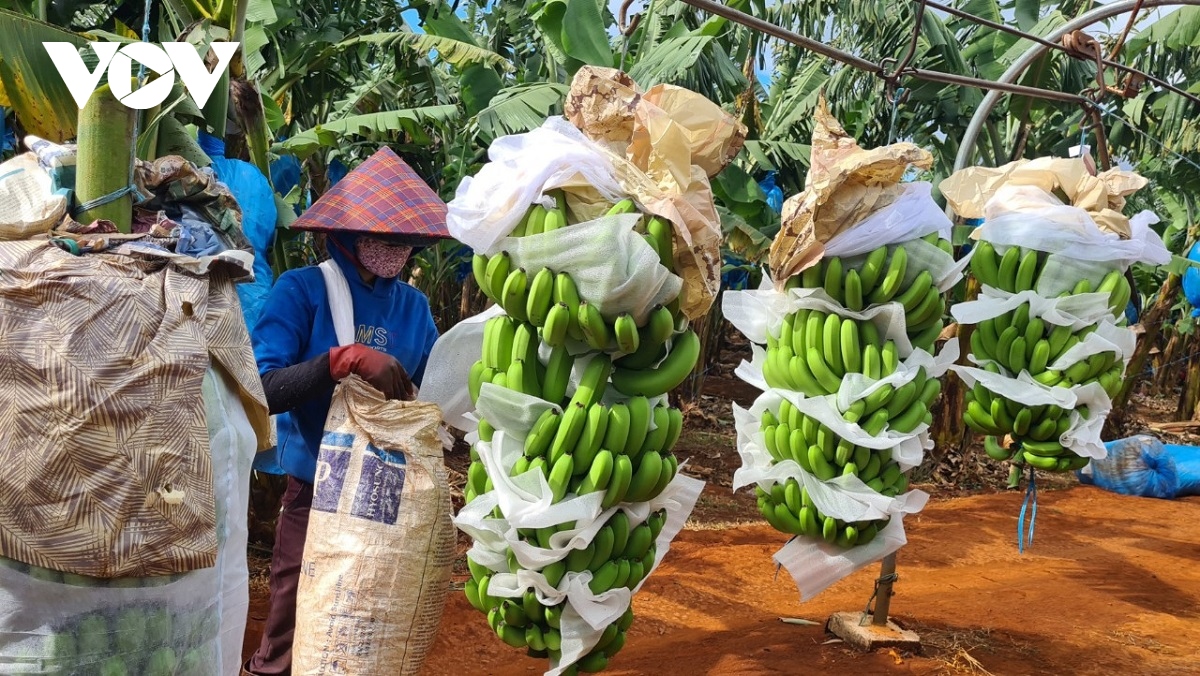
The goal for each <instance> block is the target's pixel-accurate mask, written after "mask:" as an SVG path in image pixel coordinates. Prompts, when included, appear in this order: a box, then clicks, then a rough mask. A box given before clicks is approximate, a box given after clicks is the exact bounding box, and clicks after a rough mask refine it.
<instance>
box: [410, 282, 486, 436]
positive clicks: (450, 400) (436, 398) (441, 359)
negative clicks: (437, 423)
mask: <svg viewBox="0 0 1200 676" xmlns="http://www.w3.org/2000/svg"><path fill="white" fill-rule="evenodd" d="M502 314H504V310H503V309H501V308H500V306H498V305H493V306H491V307H489V308H488V309H486V310H484V311H483V312H480V313H479V314H477V315H475V316H473V317H467V318H466V319H464V320H462V321H461V322H459V323H457V324H455V325H454V326H453V327H451V328H450V330H449V331H447V332H445V333H443V334H442V335H441V336H439V337H438V339H437V342H435V343H434V344H433V349H432V350H431V351H430V352H429V361H428V362H426V366H425V378H424V379H423V380H422V382H421V400H422V401H428V402H431V403H434V404H437V405H438V408H440V409H442V419H443V420H445V422H446V424H447V425H449V426H451V427H454V428H457V429H460V430H463V431H464V432H473V431H474V430H475V428H476V426H477V425H478V420H479V419H478V418H477V417H476V416H475V415H474V413H473V412H474V409H475V407H474V406H472V405H471V395H470V392H469V391H468V389H467V379H468V377H469V376H470V373H471V366H472V365H473V364H474V363H475V362H476V361H479V356H480V355H481V354H483V325H484V324H485V323H487V320H489V319H491V318H492V317H496V316H499V315H502Z"/></svg>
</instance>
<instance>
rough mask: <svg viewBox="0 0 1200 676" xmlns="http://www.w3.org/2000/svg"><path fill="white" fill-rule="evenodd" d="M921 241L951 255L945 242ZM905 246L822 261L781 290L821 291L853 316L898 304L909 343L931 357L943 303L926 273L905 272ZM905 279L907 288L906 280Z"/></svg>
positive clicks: (940, 326) (940, 325)
mask: <svg viewBox="0 0 1200 676" xmlns="http://www.w3.org/2000/svg"><path fill="white" fill-rule="evenodd" d="M921 239H922V240H923V241H925V242H927V243H929V244H934V245H936V246H937V247H938V248H940V249H941V250H942V251H944V252H946V253H947V254H949V255H951V256H953V255H954V248H953V246H951V244H950V241H949V240H947V239H941V238H939V237H938V234H937V233H931V234H929V235H926V236H924V237H922V238H921ZM905 246H906V245H905V244H904V243H901V244H898V245H893V246H892V247H890V248H889V247H888V246H881V247H878V248H876V249H874V250H873V251H871V252H870V253H869V254H867V255H866V256H865V257H856V259H847V260H843V259H841V258H837V257H829V258H824V259H822V260H820V261H818V262H817V264H816V265H814V266H812V267H810V268H808V269H806V270H804V271H803V272H801V273H800V274H799V275H796V276H795V277H792V278H791V279H789V280H788V281H787V283H786V284H785V288H787V289H794V288H810V289H815V288H821V289H824V290H825V293H826V294H827V295H829V297H830V298H832V299H833V300H835V301H837V302H838V303H840V304H841V305H842V306H843V307H845V308H846V309H848V310H852V311H855V312H857V311H860V310H864V309H866V308H869V307H872V306H874V305H881V304H884V303H900V304H901V305H903V306H904V312H905V321H906V324H907V332H908V338H909V341H910V342H911V343H912V344H913V346H915V347H917V348H920V349H922V350H925V351H926V352H930V353H932V352H933V350H934V345H935V343H936V341H937V338H938V336H940V335H941V333H942V329H943V328H945V320H944V317H945V314H946V299H945V297H944V296H943V295H942V292H941V291H939V290H938V288H937V287H936V286H934V279H933V276H932V275H931V274H930V272H929V271H928V270H920V271H917V272H916V274H915V275H914V274H913V271H910V269H909V257H908V251H907V250H906V249H905ZM910 277H911V278H912V279H911V281H909V283H908V284H907V286H906V285H905V280H906V279H909V278H910ZM793 352H794V351H793Z"/></svg>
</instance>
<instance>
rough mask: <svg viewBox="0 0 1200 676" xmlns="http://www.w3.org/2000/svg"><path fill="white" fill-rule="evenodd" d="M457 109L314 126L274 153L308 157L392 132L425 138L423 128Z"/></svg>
mask: <svg viewBox="0 0 1200 676" xmlns="http://www.w3.org/2000/svg"><path fill="white" fill-rule="evenodd" d="M458 114H459V111H458V108H457V106H451V105H443V106H425V107H423V108H407V109H404V110H387V111H383V112H379V113H368V114H365V115H352V116H350V117H346V118H343V119H340V120H333V121H331V122H326V123H325V124H321V125H317V126H316V127H313V128H312V129H307V130H305V131H302V132H300V133H299V134H296V135H295V136H293V137H291V138H289V139H288V140H286V141H284V142H282V143H277V144H275V146H274V148H273V150H274V151H275V152H277V153H288V154H291V155H295V156H297V157H301V158H303V157H307V156H308V155H310V154H312V153H313V152H315V151H316V150H317V149H318V148H320V147H322V146H331V145H334V144H336V143H337V142H338V139H340V138H341V137H343V136H350V135H363V136H366V135H371V134H381V133H386V132H391V131H404V132H407V133H409V134H412V135H414V136H424V135H425V134H426V133H427V132H426V131H425V129H423V127H424V126H425V125H428V124H429V123H445V122H451V121H453V120H454V119H456V118H457V117H458Z"/></svg>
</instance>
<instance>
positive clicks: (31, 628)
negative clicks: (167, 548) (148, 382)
mask: <svg viewBox="0 0 1200 676" xmlns="http://www.w3.org/2000/svg"><path fill="white" fill-rule="evenodd" d="M202 391H203V396H204V406H205V415H206V417H207V422H208V434H209V440H210V447H211V449H212V467H213V489H214V498H215V501H216V510H217V548H218V553H217V561H216V565H215V566H214V567H212V568H205V569H202V570H197V571H193V572H190V573H185V574H182V575H173V576H164V577H152V578H118V579H113V580H99V579H97V578H85V577H81V576H78V575H63V574H61V573H58V572H57V571H50V570H46V569H42V568H30V567H28V566H25V565H24V564H20V563H17V562H15V561H12V560H9V559H0V564H2V565H0V674H129V675H131V676H132V675H135V674H152V673H164V674H177V675H179V676H228V675H229V674H236V673H238V671H239V669H240V667H241V649H242V638H243V634H244V632H245V626H246V613H247V611H248V609H249V605H250V599H249V591H248V582H249V574H248V571H247V567H246V538H247V533H246V516H245V515H246V509H247V506H248V503H249V489H250V483H249V479H250V462H251V458H252V457H253V455H254V451H255V448H256V446H257V439H256V437H255V433H254V429H253V427H252V426H251V424H250V421H249V419H248V417H247V415H246V411H245V409H244V407H243V405H242V400H241V398H240V396H239V393H238V386H237V384H236V383H235V382H234V380H233V379H232V378H230V377H229V376H228V375H226V374H225V373H224V372H223V371H220V370H217V369H209V370H208V372H207V373H206V375H205V377H204V384H203V390H202Z"/></svg>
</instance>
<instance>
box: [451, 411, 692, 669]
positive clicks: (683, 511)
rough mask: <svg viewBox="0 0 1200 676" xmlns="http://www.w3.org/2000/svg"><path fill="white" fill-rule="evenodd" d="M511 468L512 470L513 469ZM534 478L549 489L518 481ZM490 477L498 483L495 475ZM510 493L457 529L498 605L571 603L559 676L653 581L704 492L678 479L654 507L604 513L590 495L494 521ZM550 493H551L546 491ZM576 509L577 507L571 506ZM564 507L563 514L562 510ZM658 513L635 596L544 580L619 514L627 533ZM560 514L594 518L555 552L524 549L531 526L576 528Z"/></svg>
mask: <svg viewBox="0 0 1200 676" xmlns="http://www.w3.org/2000/svg"><path fill="white" fill-rule="evenodd" d="M502 435H503V433H501V432H498V433H497V437H500V436H502ZM480 446H481V447H480V450H479V453H480V457H481V458H482V457H484V456H485V454H486V455H488V456H493V457H494V451H492V449H490V448H488V446H490V445H489V444H481V445H480ZM484 462H485V464H487V463H488V462H489V461H488V460H485V461H484ZM509 466H510V467H511V464H510V465H509ZM490 472H491V468H490V466H489V473H490ZM530 475H536V476H535V477H532V478H537V479H540V482H541V483H542V484H544V483H545V478H544V477H541V473H540V472H536V471H533V472H528V473H526V474H524V475H522V476H521V477H517V479H521V478H523V477H529V476H530ZM492 476H493V481H495V475H492ZM510 488H511V486H510V485H509V484H508V483H503V484H502V483H496V490H493V491H491V492H489V493H486V494H484V495H481V496H479V497H477V498H476V499H475V500H473V501H472V502H470V503H469V504H467V505H466V506H465V507H464V508H463V509H462V510H461V511H460V512H459V514H458V516H456V517H455V519H454V521H455V525H457V526H458V527H459V528H460V529H461V530H462V531H463V532H465V533H467V534H468V535H470V536H471V538H472V539H473V540H474V545H473V546H472V547H471V549H470V550H469V551H468V552H467V556H469V557H470V558H471V559H472V560H473V561H475V562H476V563H478V564H480V565H483V566H487V567H488V568H490V569H492V570H493V571H496V572H495V574H494V575H493V576H492V579H491V582H490V583H489V585H488V593H489V594H491V595H493V596H496V597H500V598H517V597H520V596H522V595H524V593H525V591H526V590H528V589H533V590H534V593H535V594H536V595H537V597H538V600H539V601H541V602H542V604H543V605H547V606H551V605H557V604H558V603H561V602H562V601H563V600H564V599H565V600H566V601H567V606H566V608H565V609H564V610H563V614H562V618H561V620H560V629H559V631H560V634H561V636H562V656H561V658H560V660H559V661H558V662H557V663H552V664H551V668H550V669H549V670H548V671H546V674H547V676H556V675H557V674H560V673H562V672H563V670H564V669H563V665H570V664H572V663H574V662H575V661H576V660H578V659H579V658H581V657H583V656H585V655H587V654H588V652H590V651H591V649H592V647H593V646H595V645H596V643H597V642H599V640H600V637H601V635H602V634H603V633H604V629H605V628H606V627H607V626H608V625H610V624H612V623H613V622H615V621H616V620H618V619H619V618H620V617H621V615H622V614H624V612H625V610H626V608H628V607H629V603H630V599H631V598H632V596H633V594H636V593H637V591H638V590H639V589H641V587H642V585H643V584H645V581H646V580H647V579H649V577H650V574H651V573H652V572H653V571H654V570H656V569H657V568H658V565H659V564H660V563H661V562H662V560H663V557H664V556H665V555H666V553H667V551H669V550H670V547H671V542H672V541H673V540H674V539H675V537H676V536H677V535H678V534H679V532H680V531H681V530H683V526H684V524H686V523H687V519H688V517H689V516H690V515H691V513H692V510H693V509H694V508H695V506H696V501H697V500H698V499H699V498H700V493H701V492H702V491H703V490H704V482H703V481H701V480H699V479H694V478H692V477H688V476H684V475H682V474H677V475H675V478H674V479H672V481H671V483H670V484H669V485H668V486H667V488H666V490H664V491H663V492H662V493H661V494H660V495H659V496H658V497H656V498H655V499H654V500H651V501H649V502H641V503H622V504H620V505H617V506H615V507H612V508H610V509H607V510H604V511H601V509H600V501H601V500H602V499H603V494H602V493H592V494H589V495H586V496H583V497H581V498H572V499H570V500H567V501H564V502H561V503H558V504H556V505H554V508H553V509H551V510H546V509H543V510H542V513H541V514H538V513H534V512H533V511H532V510H526V511H525V512H523V513H521V514H520V515H519V516H518V519H517V520H514V519H512V518H506V519H493V518H491V516H490V513H491V511H492V510H493V509H494V508H495V506H496V505H497V504H501V502H502V501H503V500H505V498H502V497H500V494H502V493H504V492H506V491H508V490H510ZM545 490H546V491H548V490H549V489H548V487H546V488H545ZM572 502H574V503H575V504H573V505H568V504H567V503H572ZM560 507H562V508H563V509H561V510H560ZM502 509H503V508H502ZM659 509H665V510H666V513H667V519H666V522H665V523H664V525H663V529H662V530H661V531H660V532H659V534H658V538H657V539H656V540H655V550H656V551H655V559H654V567H653V568H652V569H651V570H649V571H646V573H645V576H644V577H643V578H642V581H641V582H640V583H639V584H638V585H637V586H636V587H635V588H634V589H633V590H632V591H631V590H629V589H625V588H619V589H610V590H608V591H606V592H603V593H601V594H594V593H593V592H592V590H591V589H590V588H589V586H588V584H589V583H590V582H591V580H592V573H591V572H590V571H583V572H580V573H567V574H566V575H564V576H563V579H562V580H561V581H560V582H559V585H558V587H557V588H554V587H551V586H550V584H549V582H547V580H546V577H545V576H544V575H542V573H541V572H540V571H541V568H543V567H545V566H546V565H549V564H551V563H554V562H555V561H559V560H561V559H563V558H565V557H566V556H567V554H569V553H570V551H571V550H572V549H582V548H585V547H587V546H588V545H589V544H591V541H592V539H593V538H594V537H595V535H596V532H597V531H599V530H600V528H602V527H603V525H604V524H605V523H607V522H608V520H609V518H611V517H612V515H613V514H615V513H616V512H617V510H622V511H624V512H625V513H626V514H627V515H628V517H629V522H630V527H631V528H633V527H636V526H638V525H640V524H641V523H642V522H644V521H645V520H646V519H647V517H649V515H650V514H651V513H652V512H654V511H657V510H659ZM560 513H561V514H563V515H565V516H570V515H572V514H585V515H587V514H590V517H588V516H584V517H582V518H580V519H578V520H577V525H576V528H574V529H571V530H566V531H562V532H560V533H556V534H555V535H554V536H553V537H551V539H550V543H551V546H552V549H541V548H540V547H537V546H534V545H531V544H529V543H526V542H523V541H521V539H520V536H519V535H518V532H517V528H535V527H541V526H534V525H530V524H534V523H537V524H546V525H556V524H557V523H563V522H566V521H570V520H572V519H570V518H565V517H562V516H556V515H557V514H560ZM506 514H507V512H506ZM517 524H523V525H517ZM509 548H512V550H513V553H514V555H515V556H516V559H517V562H518V563H520V564H521V566H522V567H523V568H524V570H520V571H518V572H517V573H516V574H512V573H509V572H507V571H508V567H507V565H508V564H507V551H508V549H509Z"/></svg>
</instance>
